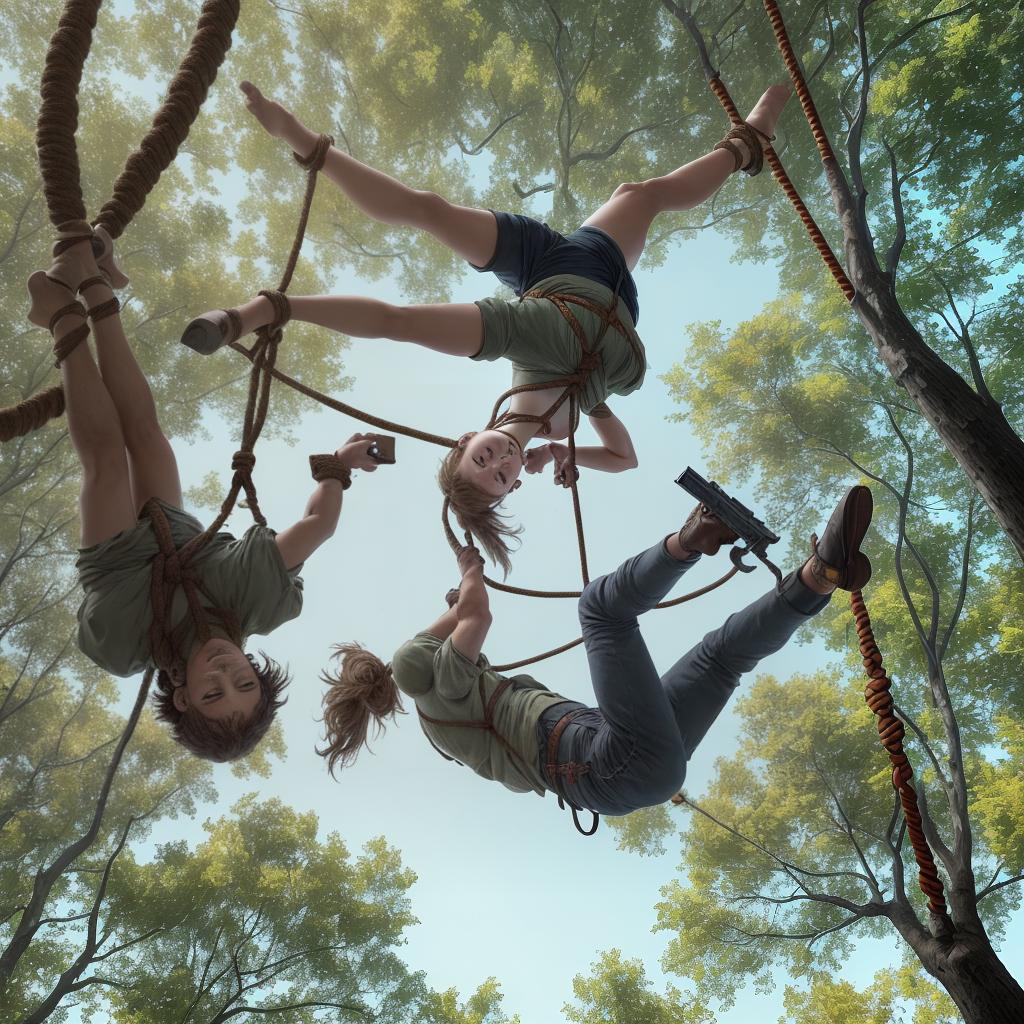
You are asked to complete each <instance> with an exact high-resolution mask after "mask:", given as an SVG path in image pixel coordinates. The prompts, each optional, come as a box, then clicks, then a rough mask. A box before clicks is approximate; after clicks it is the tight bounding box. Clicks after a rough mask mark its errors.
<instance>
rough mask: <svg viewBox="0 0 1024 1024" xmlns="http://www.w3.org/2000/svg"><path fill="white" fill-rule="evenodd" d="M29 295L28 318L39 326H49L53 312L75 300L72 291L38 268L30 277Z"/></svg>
mask: <svg viewBox="0 0 1024 1024" xmlns="http://www.w3.org/2000/svg"><path fill="white" fill-rule="evenodd" d="M76 248H77V246H76ZM28 296H29V299H31V301H32V306H31V308H30V309H29V311H28V319H29V322H30V323H33V324H35V325H36V326H37V327H49V326H50V318H51V317H52V316H53V314H54V313H56V312H57V310H58V309H60V308H61V306H66V305H68V303H70V302H73V301H74V296H73V294H72V292H70V291H69V290H68V289H67V288H65V287H64V286H63V285H61V284H58V283H57V282H56V281H54V280H52V279H51V278H50V277H48V276H47V274H46V271H43V270H37V271H36V272H35V273H34V274H33V275H32V276H31V277H30V278H29V279H28ZM54 326H56V324H55V325H54Z"/></svg>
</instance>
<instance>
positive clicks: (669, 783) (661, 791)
mask: <svg viewBox="0 0 1024 1024" xmlns="http://www.w3.org/2000/svg"><path fill="white" fill-rule="evenodd" d="M685 778H686V749H685V747H684V746H683V741H682V738H681V737H680V736H679V734H678V733H673V734H672V735H665V736H664V737H661V738H660V739H659V742H658V743H657V746H656V747H655V748H654V749H653V750H652V751H651V755H650V757H649V758H647V779H646V780H645V782H646V789H647V790H648V792H649V793H650V798H651V802H652V803H663V802H664V801H665V800H669V799H671V798H672V797H673V796H675V795H676V793H678V792H679V790H680V789H681V788H682V785H683V780H684V779H685Z"/></svg>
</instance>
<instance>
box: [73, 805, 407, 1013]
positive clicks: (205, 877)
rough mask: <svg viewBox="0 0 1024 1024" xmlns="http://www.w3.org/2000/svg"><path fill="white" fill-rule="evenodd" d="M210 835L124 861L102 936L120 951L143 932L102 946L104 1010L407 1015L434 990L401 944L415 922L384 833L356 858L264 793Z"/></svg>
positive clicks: (97, 1003)
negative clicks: (109, 954)
mask: <svg viewBox="0 0 1024 1024" xmlns="http://www.w3.org/2000/svg"><path fill="white" fill-rule="evenodd" d="M206 832H207V838H206V840H205V841H204V842H203V843H202V844H200V845H199V846H197V847H196V848H195V849H189V847H188V844H186V843H184V842H172V843H167V844H164V845H162V846H160V847H158V849H157V852H156V855H155V856H154V857H153V858H152V860H150V861H149V862H146V863H140V862H138V861H136V860H135V858H134V857H132V856H131V855H122V856H121V857H120V858H119V860H118V861H117V863H116V864H115V866H114V869H113V871H112V873H111V878H110V887H109V893H108V896H107V903H106V906H105V907H104V919H105V920H104V933H105V935H106V936H108V943H109V945H110V947H111V948H113V949H125V950H127V949H128V947H127V945H126V943H127V942H129V941H130V940H131V938H132V937H134V936H141V937H142V939H141V941H139V942H138V944H136V945H133V946H132V947H131V949H130V951H129V952H127V953H126V954H122V955H119V956H117V957H116V958H115V959H112V960H109V961H106V962H102V961H104V959H105V951H104V949H103V948H102V947H98V948H97V950H96V951H95V953H94V954H93V966H92V975H91V976H92V977H100V976H102V978H103V979H104V980H103V981H102V982H97V985H96V992H97V995H96V996H95V997H94V998H93V1002H92V1005H93V1008H94V1011H96V1012H99V1008H100V1007H102V1008H103V1012H104V1013H106V1014H109V1018H108V1019H111V1020H114V1021H132V1022H138V1024H141V1022H145V1021H152V1022H154V1024H157V1022H160V1024H162V1022H164V1021H167V1020H180V1021H189V1022H200V1021H201V1022H204V1024H218V1022H221V1021H226V1020H231V1019H234V1018H236V1017H238V1018H243V1019H244V1018H245V1017H247V1016H254V1017H256V1016H258V1017H259V1018H260V1019H266V1018H267V1017H268V1016H269V1017H270V1018H274V1017H277V1018H278V1019H280V1020H286V1021H298V1020H302V1021H312V1020H357V1021H361V1020H377V1021H381V1022H386V1021H399V1020H408V1019H409V1015H410V1013H411V1012H412V1010H411V1008H412V1007H413V1006H415V1005H416V1004H417V1002H418V1000H420V999H421V998H423V995H424V991H425V990H424V986H423V984H422V980H421V978H420V976H419V975H417V974H415V973H412V972H410V971H409V970H408V968H407V967H406V966H405V964H404V963H403V962H402V961H401V960H400V959H399V958H398V956H397V955H396V953H395V947H396V946H397V945H399V944H400V943H401V936H402V932H403V931H404V929H405V928H406V927H408V926H409V925H410V924H413V923H414V922H415V918H414V917H413V916H412V914H411V912H410V908H409V900H408V896H407V891H408V889H409V886H410V885H411V884H412V882H413V881H414V879H415V876H414V874H413V873H412V872H411V871H410V870H408V869H407V868H404V867H403V866H402V864H401V860H400V858H399V854H398V852H397V851H396V850H394V849H393V848H392V847H389V846H388V845H387V844H386V843H385V842H384V841H383V840H382V839H377V840H373V841H371V842H370V843H368V844H367V846H366V847H365V849H364V851H363V853H362V854H361V855H360V856H359V857H352V856H351V855H350V854H349V852H348V849H347V847H346V845H345V843H344V842H343V840H342V839H341V837H340V836H338V835H337V834H336V833H332V834H330V835H328V836H326V837H323V838H321V837H319V836H318V834H317V832H318V822H317V819H316V816H315V815H313V814H310V813H306V814H300V813H298V812H296V811H294V810H292V809H291V808H289V807H286V806H285V805H283V804H282V803H281V802H280V801H278V800H267V801H260V800H259V799H258V798H257V797H256V795H255V794H251V795H249V796H247V797H244V798H243V799H242V800H241V801H240V802H239V803H238V804H236V805H235V807H234V808H232V812H231V814H230V815H226V816H222V817H220V818H218V819H217V820H215V821H211V822H208V823H207V824H206ZM88 977H89V976H84V977H83V979H82V980H83V981H86V980H88ZM101 985H102V988H101V987H100V986H101ZM320 1011H324V1013H321V1012H320Z"/></svg>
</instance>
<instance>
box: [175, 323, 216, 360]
mask: <svg viewBox="0 0 1024 1024" xmlns="http://www.w3.org/2000/svg"><path fill="white" fill-rule="evenodd" d="M181 343H182V345H187V346H188V347H189V348H190V349H193V350H194V351H196V352H199V353H200V354H201V355H204V356H209V355H213V353H214V352H216V351H217V350H218V349H219V348H221V347H222V346H223V344H224V335H223V333H222V332H221V329H220V325H219V324H216V323H214V322H213V321H212V320H207V319H206V317H202V316H200V317H197V318H196V319H195V320H193V321H192V322H191V323H190V324H189V325H188V327H186V328H185V331H184V333H183V334H182V336H181Z"/></svg>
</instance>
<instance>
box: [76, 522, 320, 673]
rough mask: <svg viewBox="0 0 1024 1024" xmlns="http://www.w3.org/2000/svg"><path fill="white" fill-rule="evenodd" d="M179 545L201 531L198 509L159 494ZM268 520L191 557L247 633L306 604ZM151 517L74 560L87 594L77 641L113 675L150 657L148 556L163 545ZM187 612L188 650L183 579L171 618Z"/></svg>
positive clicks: (215, 603)
mask: <svg viewBox="0 0 1024 1024" xmlns="http://www.w3.org/2000/svg"><path fill="white" fill-rule="evenodd" d="M161 505H162V507H163V510H164V513H165V514H166V516H167V521H168V523H169V524H170V527H171V535H172V537H173V538H174V545H175V547H178V548H180V547H181V546H182V545H183V544H185V543H186V542H187V541H188V540H189V539H190V538H192V537H195V536H196V535H198V534H200V533H202V532H203V525H202V523H200V522H199V520H198V519H196V518H195V516H191V515H189V514H188V513H187V512H184V511H182V510H181V509H180V508H174V507H173V506H171V505H167V504H164V503H163V502H161ZM274 537H275V533H274V531H273V530H271V529H269V528H268V527H265V526H253V527H252V528H251V529H249V530H247V531H246V533H245V534H244V536H242V537H241V538H240V539H238V540H236V539H235V538H234V537H233V536H232V535H231V534H230V533H217V534H214V536H213V537H211V538H210V540H209V541H208V542H207V544H206V545H204V547H202V548H201V549H200V550H199V552H198V554H197V555H196V556H195V559H194V561H193V562H192V564H193V565H194V566H195V567H196V568H197V569H198V571H199V575H200V579H201V582H202V587H203V589H204V590H205V591H206V592H207V593H208V594H209V595H210V597H209V600H207V598H205V597H201V598H200V600H201V601H202V603H203V604H204V606H207V607H213V608H224V609H227V610H229V611H230V612H231V613H232V614H233V615H234V616H235V617H236V618H237V620H238V622H239V624H240V626H241V629H242V636H243V637H247V636H251V635H252V634H253V633H260V634H264V633H269V632H271V631H272V630H274V629H276V628H277V627H278V626H280V625H281V623H283V622H287V621H288V620H289V619H294V618H295V616H297V615H298V614H299V612H300V611H301V610H302V578H301V577H300V576H299V570H300V569H301V568H302V566H301V565H300V566H296V567H295V568H294V569H290V570H289V569H286V568H285V564H284V561H283V560H282V558H281V553H280V551H278V548H277V543H276V541H275V540H274ZM159 550H160V549H159V546H158V545H157V540H156V534H155V533H154V532H153V528H152V526H151V525H150V522H149V519H147V518H143V519H141V520H139V522H138V523H136V525H135V526H133V527H132V528H131V529H128V530H124V531H122V532H121V533H119V534H117V535H116V536H114V537H111V538H110V539H109V540H105V541H102V542H101V543H99V544H94V545H93V546H92V547H89V548H84V549H82V550H81V551H79V553H78V560H77V562H76V563H75V564H76V566H77V568H78V575H79V579H80V580H81V583H82V589H83V590H84V591H85V598H84V599H83V601H82V603H81V605H80V606H79V608H78V645H79V647H80V648H81V649H82V653H83V654H86V655H87V656H88V657H90V658H91V659H92V660H93V661H94V662H95V663H96V664H97V665H99V666H100V668H102V669H105V670H106V671H107V672H110V673H111V674H112V675H115V676H131V675H135V674H136V673H138V672H141V671H143V670H144V669H146V668H148V667H149V665H150V658H151V654H150V647H149V628H150V625H151V624H152V621H153V608H152V605H151V603H150V583H151V567H150V563H151V562H152V560H153V558H154V557H155V556H156V555H157V554H158V552H159ZM183 619H188V621H189V626H190V629H189V631H188V632H187V633H186V636H185V641H184V647H183V650H184V651H185V652H186V656H187V652H189V651H190V650H191V648H192V646H193V645H194V643H195V641H196V632H195V626H194V624H193V623H192V622H191V617H190V616H189V612H188V602H187V600H186V598H185V594H184V591H182V589H181V588H180V587H178V588H177V589H176V590H175V592H174V598H173V601H172V604H171V624H172V626H173V625H177V624H178V623H179V622H181V621H182V620H183Z"/></svg>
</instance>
